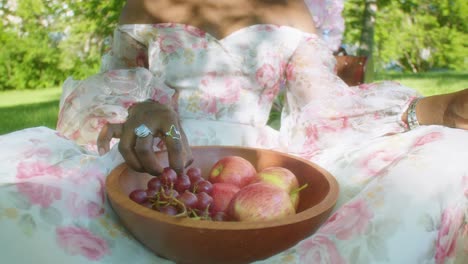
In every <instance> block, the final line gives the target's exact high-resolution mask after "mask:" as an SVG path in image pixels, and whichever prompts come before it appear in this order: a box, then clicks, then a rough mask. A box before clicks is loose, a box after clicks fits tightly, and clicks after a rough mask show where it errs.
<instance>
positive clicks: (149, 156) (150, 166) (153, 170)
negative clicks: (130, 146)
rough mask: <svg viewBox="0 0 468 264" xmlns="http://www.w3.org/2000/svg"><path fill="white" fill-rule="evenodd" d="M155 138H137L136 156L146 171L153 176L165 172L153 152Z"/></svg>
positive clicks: (150, 136)
mask: <svg viewBox="0 0 468 264" xmlns="http://www.w3.org/2000/svg"><path fill="white" fill-rule="evenodd" d="M153 140H154V138H153V136H152V135H149V136H147V137H144V138H139V137H137V138H136V143H135V154H136V156H137V158H138V160H139V161H140V164H141V165H142V166H143V168H144V170H145V171H146V172H148V173H149V174H152V175H160V174H161V173H162V171H163V168H162V167H161V165H159V162H158V160H157V159H156V156H155V155H154V151H153Z"/></svg>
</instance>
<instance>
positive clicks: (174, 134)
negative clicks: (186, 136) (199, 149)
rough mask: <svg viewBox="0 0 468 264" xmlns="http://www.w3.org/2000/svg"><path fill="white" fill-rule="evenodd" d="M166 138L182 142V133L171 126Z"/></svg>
mask: <svg viewBox="0 0 468 264" xmlns="http://www.w3.org/2000/svg"><path fill="white" fill-rule="evenodd" d="M165 135H166V136H168V137H171V138H172V139H174V140H175V139H178V140H180V132H179V130H177V128H176V127H175V126H174V125H171V127H170V128H169V131H167V132H166V133H165Z"/></svg>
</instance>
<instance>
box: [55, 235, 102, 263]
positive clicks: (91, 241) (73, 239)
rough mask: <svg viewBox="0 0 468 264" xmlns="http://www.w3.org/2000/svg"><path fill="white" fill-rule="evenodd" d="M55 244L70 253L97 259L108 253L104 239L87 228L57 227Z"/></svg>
mask: <svg viewBox="0 0 468 264" xmlns="http://www.w3.org/2000/svg"><path fill="white" fill-rule="evenodd" d="M56 233H57V244H58V245H59V246H60V247H61V248H62V249H63V250H64V251H65V252H67V253H68V254H70V255H81V256H83V257H85V258H87V259H88V260H99V259H101V258H102V257H103V256H104V255H106V254H108V253H109V247H108V245H107V243H106V241H105V240H104V239H102V238H100V237H98V236H95V235H94V234H93V233H91V232H90V231H89V230H86V229H84V228H76V227H61V228H57V230H56Z"/></svg>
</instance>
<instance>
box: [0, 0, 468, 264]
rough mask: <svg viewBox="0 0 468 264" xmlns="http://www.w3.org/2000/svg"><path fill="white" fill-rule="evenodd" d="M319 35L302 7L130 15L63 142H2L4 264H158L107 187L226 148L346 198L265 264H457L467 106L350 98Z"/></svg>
mask: <svg viewBox="0 0 468 264" xmlns="http://www.w3.org/2000/svg"><path fill="white" fill-rule="evenodd" d="M202 2H203V3H202ZM190 14H194V16H193V17H191V16H190ZM311 21H313V19H312V17H311V15H310V14H309V13H308V11H307V8H306V6H305V4H304V3H303V2H302V1H300V0H297V1H281V0H278V1H271V0H270V1H267V0H256V1H247V0H246V1H227V0H226V1H219V0H218V1H216V0H212V1H200V0H186V1H169V0H167V1H149V0H139V1H129V2H128V3H127V5H126V6H125V8H124V10H123V12H122V16H121V19H120V22H121V23H120V24H121V25H120V26H119V27H118V28H117V29H116V31H115V34H114V41H113V44H112V49H111V51H110V52H109V53H108V54H106V56H105V57H104V58H103V70H102V72H101V73H100V74H97V75H95V76H91V77H90V78H88V79H86V80H83V81H73V80H71V79H69V80H67V81H66V82H65V84H64V93H63V96H62V100H61V105H60V116H59V122H58V126H57V131H56V132H55V131H51V130H48V129H45V128H32V129H28V130H23V131H18V132H15V133H12V134H9V135H6V136H2V137H0V143H1V144H2V146H3V147H4V149H7V150H8V153H5V152H2V153H1V156H0V157H1V158H0V167H1V168H2V169H1V173H0V175H1V176H0V181H1V183H2V185H1V187H0V225H1V230H2V235H1V237H0V248H1V249H2V261H4V260H6V262H7V263H10V262H12V263H32V262H33V261H34V262H36V263H84V262H86V261H89V262H91V261H94V262H102V263H128V262H130V261H133V262H134V261H137V262H141V263H162V262H164V260H162V259H160V258H158V257H156V256H154V255H153V254H151V253H150V252H148V251H147V250H146V249H144V248H143V247H142V246H141V245H139V244H138V243H137V242H135V241H134V240H133V239H132V238H131V237H130V236H129V235H128V233H127V232H126V231H125V229H124V228H123V227H121V226H120V225H119V223H118V220H117V218H116V216H115V215H114V214H113V212H112V210H111V209H110V207H109V206H108V204H107V203H106V202H105V198H104V189H103V182H104V179H105V177H106V175H108V173H109V172H110V170H112V168H114V167H115V166H117V165H118V164H119V163H121V162H123V161H126V162H127V163H128V164H129V165H130V166H132V167H133V168H134V169H136V170H140V171H147V172H149V173H152V174H158V173H159V172H160V170H161V168H160V166H159V165H158V163H157V161H156V160H154V157H153V156H152V155H151V153H152V151H153V150H154V149H156V148H158V147H161V148H162V147H166V148H167V149H168V151H169V152H170V160H171V166H172V167H173V168H175V169H178V170H182V169H183V167H184V166H187V165H188V164H190V161H191V160H192V157H191V154H190V151H189V149H188V146H189V144H190V145H213V144H222V145H243V146H254V147H262V148H271V149H276V150H280V151H287V152H289V153H293V154H295V155H300V156H302V157H305V158H308V159H310V160H312V161H314V162H316V163H318V164H319V165H321V166H322V167H324V168H326V169H327V170H329V171H330V172H331V173H332V174H333V175H335V176H336V177H337V179H338V181H339V183H340V186H341V193H340V198H339V202H338V204H337V206H336V208H335V212H334V213H333V215H332V216H331V217H330V218H329V219H328V221H327V222H326V223H325V224H324V225H323V226H322V227H321V228H320V229H319V230H318V231H317V232H316V233H315V234H314V235H313V236H311V237H309V238H307V239H305V240H304V241H301V242H300V243H299V244H298V245H296V246H294V247H293V248H291V249H290V250H287V251H285V252H282V253H280V254H278V255H277V256H274V257H272V258H270V259H268V260H265V261H264V262H265V263H421V262H427V263H444V262H454V263H464V262H465V261H466V259H467V255H466V254H467V253H466V250H467V244H466V235H467V233H468V231H466V230H468V227H467V224H466V218H465V214H466V208H467V207H466V197H465V193H466V192H467V191H468V168H467V166H466V160H467V158H468V150H467V149H466V147H464V146H463V142H467V140H468V133H467V131H466V130H465V129H467V128H468V126H467V118H468V109H467V107H466V102H468V92H467V90H464V91H461V92H458V93H453V94H447V95H440V96H434V97H428V98H421V99H419V97H418V94H417V93H416V92H414V91H412V90H411V89H408V88H405V87H402V86H401V85H399V84H397V83H393V82H384V83H378V84H365V85H361V86H358V87H348V86H347V85H346V84H345V83H343V82H342V81H341V80H340V79H339V78H338V77H337V76H335V74H334V73H333V67H334V60H333V56H332V55H331V50H330V49H328V48H327V46H326V45H325V44H324V42H323V40H322V39H320V38H319V37H317V36H316V35H315V34H313V33H314V30H315V28H314V25H313V24H312V23H311ZM166 22H172V23H166ZM273 24H279V25H281V26H277V25H273ZM280 88H281V89H284V90H285V94H286V100H285V102H284V108H283V113H282V120H281V128H280V130H279V131H276V130H274V129H272V128H270V127H268V126H267V125H266V124H267V120H268V114H269V111H270V109H271V105H272V103H273V100H274V99H275V98H276V97H277V96H278V93H279V91H280ZM148 99H150V100H148ZM127 111H128V112H127ZM418 123H419V125H418ZM115 137H119V138H120V141H119V143H118V144H116V142H117V140H116V139H113V138H115ZM96 138H98V140H97V141H96ZM119 150H120V152H119ZM97 151H99V152H100V153H101V154H102V156H98V155H96V154H97ZM18 245H21V247H18ZM167 262H169V261H167Z"/></svg>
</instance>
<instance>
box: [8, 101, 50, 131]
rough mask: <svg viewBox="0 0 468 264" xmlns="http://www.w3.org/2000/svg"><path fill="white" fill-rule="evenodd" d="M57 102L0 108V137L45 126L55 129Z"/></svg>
mask: <svg viewBox="0 0 468 264" xmlns="http://www.w3.org/2000/svg"><path fill="white" fill-rule="evenodd" d="M58 110H59V100H54V101H49V102H44V103H35V104H25V105H17V106H11V107H1V108H0V120H1V121H0V122H1V123H0V135H3V134H6V133H10V132H13V131H16V130H20V129H24V128H30V127H37V126H46V127H49V128H52V129H55V126H56V124H57V115H58Z"/></svg>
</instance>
